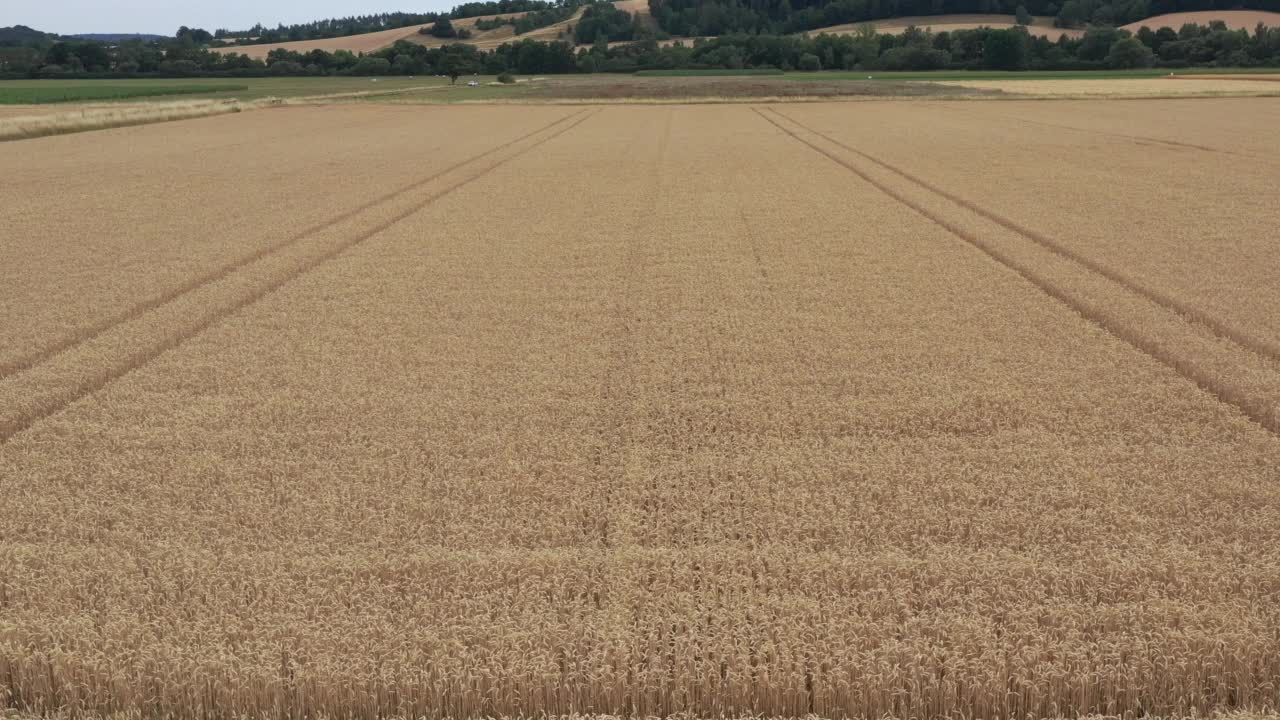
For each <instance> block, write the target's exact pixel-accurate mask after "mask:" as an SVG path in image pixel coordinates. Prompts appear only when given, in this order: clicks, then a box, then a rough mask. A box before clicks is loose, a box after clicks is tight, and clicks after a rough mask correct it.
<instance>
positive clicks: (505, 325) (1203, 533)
mask: <svg viewBox="0 0 1280 720" xmlns="http://www.w3.org/2000/svg"><path fill="white" fill-rule="evenodd" d="M1123 103H1124V101H1111V102H1105V103H1104V102H1086V101H1081V102H1073V101H1063V102H1046V101H1041V102H1019V101H1008V102H1000V103H976V102H968V103H960V102H957V103H928V102H870V101H869V102H859V103H831V104H822V103H807V104H803V105H769V106H748V105H708V106H692V105H686V106H678V105H666V106H608V107H551V106H531V107H515V106H492V107H465V106H461V107H459V106H452V107H405V106H374V105H353V106H333V107H286V108H279V109H271V110H263V111H260V112H254V113H242V114H237V115H225V116H217V117H209V118H201V119H194V120H187V121H183V122H179V123H169V124H163V125H151V126H145V127H133V128H121V129H114V130H106V131H102V132H95V133H85V134H80V135H72V136H61V137H50V138H43V139H38V140H24V141H20V142H13V143H7V144H4V145H0V162H3V163H4V166H5V167H17V168H22V172H21V173H4V174H0V217H3V218H4V225H5V232H3V233H0V287H2V288H3V292H2V293H0V303H2V305H0V497H3V498H4V501H5V502H4V508H5V509H4V512H2V513H0V707H9V708H11V709H13V710H14V711H16V712H18V713H21V714H23V715H24V716H25V715H28V714H32V715H38V716H50V717H54V716H56V717H64V716H66V717H83V716H106V715H118V716H121V717H139V718H141V717H146V718H161V717H166V718H201V719H204V718H209V719H213V718H230V717H254V718H272V719H274V718H280V719H284V718H289V719H293V718H319V717H333V718H370V719H372V718H387V717H405V718H409V717H413V718H444V717H451V718H474V717H490V716H543V715H574V714H578V715H581V714H585V715H618V716H628V717H647V716H669V715H677V714H679V715H683V716H686V717H729V716H756V717H759V716H779V717H799V716H821V717H867V718H871V717H875V718H880V717H890V716H891V717H902V718H940V717H966V718H977V717H984V718H986V717H1009V718H1012V717H1018V718H1039V717H1081V716H1088V715H1107V716H1115V717H1139V716H1182V717H1187V716H1198V717H1205V716H1210V715H1213V714H1215V713H1236V715H1234V717H1245V715H1241V714H1239V713H1257V714H1263V715H1267V714H1270V713H1273V712H1275V710H1276V708H1277V705H1280V437H1278V433H1280V312H1278V311H1277V309H1276V308H1277V303H1276V301H1275V300H1276V294H1275V293H1276V288H1277V287H1278V286H1280V284H1278V283H1277V280H1280V277H1278V276H1280V253H1277V252H1276V238H1275V233H1274V228H1275V227H1277V225H1280V206H1277V205H1276V204H1275V202H1274V191H1273V187H1272V186H1273V185H1274V181H1275V179H1276V177H1277V172H1280V151H1277V148H1276V146H1275V144H1274V142H1273V138H1272V133H1271V131H1270V130H1269V128H1270V127H1272V126H1274V120H1275V119H1276V118H1280V100H1275V99H1231V100H1199V101H1179V100H1170V101H1146V102H1133V103H1129V104H1123ZM193 157H196V158H200V162H199V164H198V165H194V166H193V165H192V164H191V158H193ZM103 178H109V179H110V181H109V182H103ZM46 189H47V190H48V193H46V192H45V190H46ZM49 193H56V202H55V201H54V198H53V197H52V196H51V195H50V194H49Z"/></svg>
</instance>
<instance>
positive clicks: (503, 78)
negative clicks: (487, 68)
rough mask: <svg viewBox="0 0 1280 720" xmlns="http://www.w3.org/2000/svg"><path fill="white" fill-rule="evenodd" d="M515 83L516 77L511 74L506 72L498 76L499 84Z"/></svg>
mask: <svg viewBox="0 0 1280 720" xmlns="http://www.w3.org/2000/svg"><path fill="white" fill-rule="evenodd" d="M515 81H516V76H515V75H512V74H511V73H509V72H504V73H502V74H501V75H499V76H498V82H500V83H503V84H504V85H510V84H511V83H513V82H515Z"/></svg>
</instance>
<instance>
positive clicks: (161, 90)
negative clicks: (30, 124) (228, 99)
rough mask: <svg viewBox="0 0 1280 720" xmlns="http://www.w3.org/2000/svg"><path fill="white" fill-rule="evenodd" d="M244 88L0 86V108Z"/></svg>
mask: <svg viewBox="0 0 1280 720" xmlns="http://www.w3.org/2000/svg"><path fill="white" fill-rule="evenodd" d="M248 89H249V86H248V85H226V84H224V85H208V84H198V85H152V84H150V83H147V84H129V85H119V84H101V83H95V82H86V83H65V84H52V85H4V84H0V105H43V104H46V103H66V102H91V101H100V100H128V99H131V98H149V97H161V96H170V95H201V94H204V93H211V92H240V91H244V90H248Z"/></svg>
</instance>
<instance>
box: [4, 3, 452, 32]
mask: <svg viewBox="0 0 1280 720" xmlns="http://www.w3.org/2000/svg"><path fill="white" fill-rule="evenodd" d="M458 2H461V0H456V1H455V0H199V1H198V0H114V1H113V0H0V27H5V26H8V25H26V26H28V27H33V28H35V29H36V30H42V31H44V32H51V33H59V34H63V35H72V34H76V33H132V32H137V33H155V34H157V35H172V34H173V33H174V31H176V30H177V29H178V27H179V26H182V25H187V26H189V27H199V28H204V29H205V30H208V31H209V32H213V31H214V30H217V29H218V28H227V29H228V30H242V29H244V28H249V27H252V26H253V24H254V23H258V22H260V23H262V24H263V25H270V26H275V25H276V24H277V23H284V24H286V25H288V24H290V23H299V22H307V21H309V20H321V19H323V18H331V17H345V16H347V15H363V14H367V13H376V12H394V11H397V10H403V11H405V12H430V11H433V10H448V9H449V8H451V7H453V6H454V5H456V4H458Z"/></svg>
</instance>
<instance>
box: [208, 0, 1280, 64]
mask: <svg viewBox="0 0 1280 720" xmlns="http://www.w3.org/2000/svg"><path fill="white" fill-rule="evenodd" d="M614 5H615V6H616V7H617V8H618V9H620V10H625V11H627V12H630V13H632V14H638V15H639V16H640V17H641V18H642V19H643V20H645V21H646V22H649V23H652V22H653V18H652V16H651V15H650V13H649V5H648V2H647V0H619V1H618V2H615V3H614ZM584 9H585V8H579V9H578V12H577V13H575V14H574V15H573V17H571V18H569V19H568V20H564V21H561V22H558V23H555V24H554V25H548V26H546V27H542V28H538V29H536V30H533V31H530V32H527V33H524V34H522V35H516V34H515V30H514V28H513V27H512V26H510V25H503V26H501V27H499V28H496V29H493V30H476V29H475V24H476V22H477V21H479V20H486V19H492V18H494V17H520V16H522V15H524V14H525V13H503V14H502V15H501V16H498V15H485V16H479V17H470V18H462V19H459V20H455V21H454V23H453V24H454V27H456V28H459V29H462V28H465V29H468V30H471V31H472V33H473V34H472V36H471V37H470V38H469V39H467V40H465V41H462V42H466V43H467V44H469V45H474V46H476V47H478V48H480V49H483V50H491V49H493V48H496V47H498V46H499V45H502V44H503V43H507V42H514V41H518V40H523V39H530V40H542V41H551V40H562V39H568V33H567V31H568V28H569V26H571V25H572V24H573V23H574V22H576V21H577V19H578V18H579V17H581V15H582V12H583V10H584ZM1215 20H1221V21H1222V22H1224V23H1226V25H1227V27H1229V28H1232V29H1245V30H1252V29H1253V28H1254V27H1256V26H1257V25H1258V23H1262V24H1264V25H1266V26H1268V27H1280V13H1274V12H1266V11H1263V10H1206V11H1199V12H1182V13H1169V14H1165V15H1157V16H1154V17H1150V18H1147V19H1145V20H1141V21H1138V22H1134V23H1130V24H1128V25H1125V26H1123V27H1124V29H1126V30H1130V31H1135V32H1136V31H1137V30H1138V29H1139V28H1141V27H1143V26H1147V27H1150V28H1152V29H1157V28H1161V27H1171V28H1173V29H1175V30H1176V29H1178V28H1180V27H1182V25H1183V24H1186V23H1197V24H1200V25H1207V24H1209V23H1210V22H1212V21H1215ZM866 25H871V26H874V27H875V29H876V31H877V32H881V33H889V34H899V33H901V32H903V31H905V30H906V29H907V28H908V27H912V26H915V27H919V28H923V29H928V30H932V31H933V32H944V31H946V32H951V31H956V30H971V29H974V28H978V27H991V28H1012V27H1017V22H1016V21H1015V19H1014V17H1013V16H1012V15H998V14H949V15H913V16H906V17H897V18H887V19H883V20H874V21H868V22H863V23H845V24H841V25H832V26H830V27H822V28H816V29H813V30H810V31H808V32H807V33H806V34H808V35H819V34H823V33H827V34H834V35H847V34H852V33H854V32H856V31H857V30H858V28H859V27H862V26H866ZM424 27H429V25H411V26H408V27H402V28H396V29H394V30H382V31H379V32H374V33H366V34H363V35H350V36H347V37H338V38H325V39H322V40H300V41H297V42H285V43H275V44H271V45H244V46H235V47H225V48H215V51H216V52H221V53H235V54H245V55H248V56H249V57H253V58H266V57H267V54H268V53H270V52H271V51H272V50H275V49H277V48H285V49H288V50H292V51H294V52H303V53H305V52H309V51H311V50H317V49H319V50H325V51H327V52H336V51H338V50H348V51H350V52H353V53H369V52H374V51H377V50H381V49H383V48H385V47H388V46H390V45H393V44H394V43H396V42H397V41H399V40H407V41H409V42H413V43H416V44H419V45H424V46H427V47H439V46H441V45H446V44H450V43H456V42H459V41H458V40H456V39H453V38H437V37H433V36H431V35H422V34H419V32H418V31H419V30H420V29H422V28H424ZM1027 31H1028V32H1030V33H1031V34H1033V35H1038V36H1042V37H1047V38H1049V39H1050V40H1057V39H1058V38H1060V37H1064V36H1065V37H1069V38H1077V37H1080V36H1082V35H1083V34H1084V30H1081V29H1068V28H1058V27H1054V26H1053V18H1052V17H1048V16H1040V17H1036V18H1035V19H1034V21H1033V22H1032V24H1031V25H1030V26H1028V27H1027ZM676 40H685V41H689V40H692V38H677V39H676ZM674 41H675V40H672V41H667V42H666V43H664V44H670V43H671V42H674ZM612 44H614V45H617V44H625V43H612Z"/></svg>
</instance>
